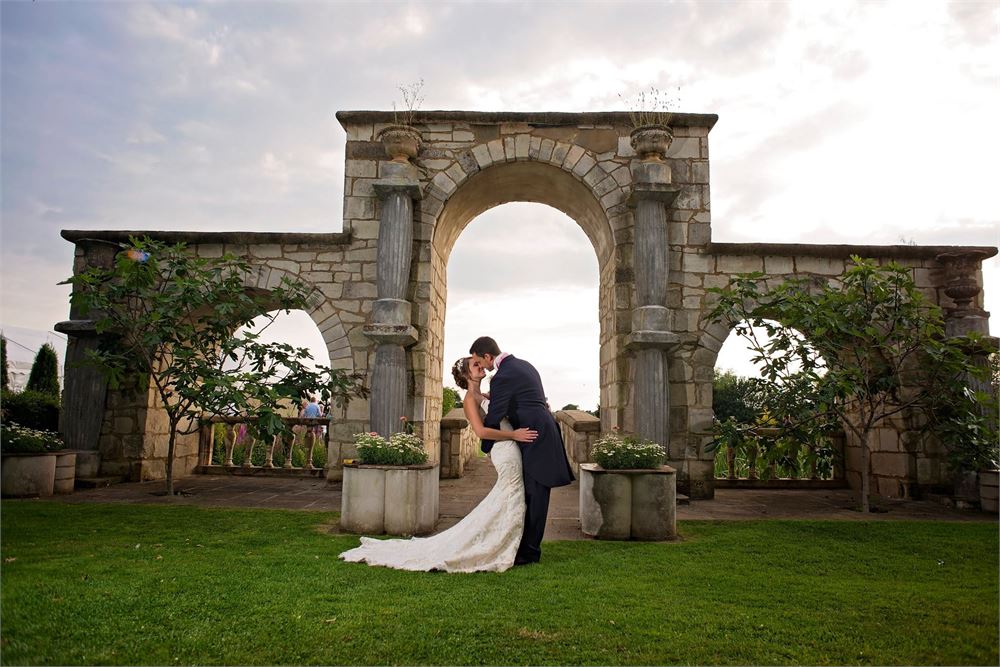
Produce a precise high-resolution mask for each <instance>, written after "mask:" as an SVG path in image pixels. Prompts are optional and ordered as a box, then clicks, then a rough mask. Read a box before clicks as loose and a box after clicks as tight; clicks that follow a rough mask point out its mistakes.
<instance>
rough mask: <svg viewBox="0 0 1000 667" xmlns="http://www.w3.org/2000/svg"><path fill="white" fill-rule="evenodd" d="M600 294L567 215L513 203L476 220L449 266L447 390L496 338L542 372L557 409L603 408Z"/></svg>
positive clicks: (588, 253) (592, 263) (584, 243)
mask: <svg viewBox="0 0 1000 667" xmlns="http://www.w3.org/2000/svg"><path fill="white" fill-rule="evenodd" d="M540 239H544V243H539V240H540ZM597 286H598V267H597V260H596V257H595V255H594V253H593V249H592V247H591V245H590V243H589V241H588V239H587V237H586V236H585V235H584V234H583V233H582V231H581V230H580V228H579V226H578V225H577V224H576V223H575V222H574V221H573V220H571V219H570V218H569V217H568V216H566V215H565V214H563V213H562V212H560V211H558V210H556V209H553V208H551V207H549V206H545V205H542V204H531V203H510V204H504V205H502V206H498V207H495V208H492V209H490V210H489V211H486V212H485V213H482V214H481V215H479V216H477V217H476V218H475V219H474V220H473V222H472V223H471V224H470V225H469V226H468V227H466V229H465V230H464V231H463V233H462V235H461V237H460V238H459V239H458V241H457V243H456V244H455V247H454V248H453V251H452V254H451V257H450V260H449V264H448V291H447V316H446V321H445V337H444V350H445V353H444V367H443V371H442V372H443V378H444V380H443V381H444V384H445V385H446V386H449V385H452V384H453V380H452V377H451V370H450V369H451V365H452V363H453V361H454V360H455V359H457V358H459V357H461V356H465V355H466V354H468V348H469V345H470V343H471V342H472V341H473V340H474V339H475V338H477V337H478V336H482V335H489V336H492V337H494V338H495V339H496V340H497V341H498V342H499V343H500V345H501V346H502V347H503V348H504V349H505V350H508V351H510V352H512V353H514V354H517V355H518V356H521V357H522V358H525V359H528V360H529V361H531V362H532V363H533V364H534V365H535V367H536V368H538V370H539V373H540V374H541V376H542V378H543V381H544V383H545V388H546V391H547V393H548V396H549V403H550V405H551V407H552V409H553V410H560V409H563V408H564V407H565V406H566V405H568V404H573V405H575V406H579V407H578V408H576V407H574V408H572V409H580V410H593V409H595V408H596V407H597V406H598V405H599V403H600V389H599V371H598V368H599V364H600V357H599V353H598V352H599V347H598V345H597V343H598V341H599V338H600V331H599V324H598V316H597V308H598V294H597V292H598V290H597Z"/></svg>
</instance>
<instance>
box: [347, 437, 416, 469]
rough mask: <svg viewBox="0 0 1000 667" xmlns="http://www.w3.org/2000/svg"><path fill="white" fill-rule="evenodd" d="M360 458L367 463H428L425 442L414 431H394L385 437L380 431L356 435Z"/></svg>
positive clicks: (404, 464)
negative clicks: (387, 437)
mask: <svg viewBox="0 0 1000 667" xmlns="http://www.w3.org/2000/svg"><path fill="white" fill-rule="evenodd" d="M354 443H355V444H356V445H357V447H358V458H359V459H361V462H362V463H364V464H366V465H388V466H409V465H417V464H421V463H427V452H426V451H424V443H423V440H421V439H420V438H419V437H418V436H416V435H414V434H413V433H393V434H392V435H391V436H389V439H388V440H387V439H385V438H383V437H382V436H380V435H379V434H378V433H375V432H374V431H372V432H371V433H358V434H356V435H355V436H354Z"/></svg>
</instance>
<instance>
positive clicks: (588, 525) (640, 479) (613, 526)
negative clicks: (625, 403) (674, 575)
mask: <svg viewBox="0 0 1000 667" xmlns="http://www.w3.org/2000/svg"><path fill="white" fill-rule="evenodd" d="M591 456H592V457H593V459H594V461H596V464H594V463H584V464H581V465H580V528H581V530H582V531H583V533H584V534H586V535H590V536H592V537H596V538H598V539H611V540H627V539H637V540H665V539H670V538H671V537H674V536H675V535H676V534H677V507H676V505H677V475H676V471H675V470H674V469H673V468H671V467H670V466H665V465H663V460H664V458H665V457H666V451H665V450H664V448H663V447H662V446H661V445H659V444H657V443H655V442H650V441H649V440H642V439H639V438H636V437H634V436H628V435H622V434H621V433H619V432H618V430H617V429H615V430H614V431H613V432H612V433H610V434H606V435H604V436H602V437H601V438H600V439H599V440H598V441H597V442H596V443H595V444H594V448H593V449H592V450H591Z"/></svg>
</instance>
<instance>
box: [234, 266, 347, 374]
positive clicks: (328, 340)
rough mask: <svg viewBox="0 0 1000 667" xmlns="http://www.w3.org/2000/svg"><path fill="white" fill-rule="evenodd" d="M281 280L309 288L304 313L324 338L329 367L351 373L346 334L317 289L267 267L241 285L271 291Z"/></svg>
mask: <svg viewBox="0 0 1000 667" xmlns="http://www.w3.org/2000/svg"><path fill="white" fill-rule="evenodd" d="M282 278H288V279H289V280H299V281H301V282H303V283H305V284H306V285H309V286H310V288H311V289H310V291H309V294H308V296H307V297H306V303H307V307H306V308H304V309H303V310H304V311H305V313H306V314H308V315H309V318H310V319H311V320H312V321H313V323H314V324H315V325H316V328H318V329H319V332H320V335H322V336H323V342H324V343H325V344H326V351H327V354H329V355H330V364H331V366H332V367H333V368H340V369H343V370H346V371H348V372H353V371H354V357H353V354H352V350H351V343H350V340H349V339H348V333H347V330H346V329H345V328H344V323H343V322H341V319H340V315H339V313H338V310H337V308H336V307H335V306H334V303H333V300H332V299H330V298H329V297H328V296H327V295H326V294H324V293H323V291H322V290H321V289H320V288H319V287H317V286H315V285H313V284H312V283H311V282H310V281H308V280H306V279H304V278H303V277H302V276H299V275H298V274H296V273H293V272H291V271H288V270H286V269H281V268H278V267H274V266H268V265H267V264H262V265H259V266H258V267H257V270H256V271H254V272H253V273H251V274H250V275H249V276H248V277H247V279H246V281H245V282H244V284H245V285H246V286H247V288H249V289H258V290H262V291H270V290H272V289H274V288H275V287H277V286H278V285H279V284H280V283H281V279H282Z"/></svg>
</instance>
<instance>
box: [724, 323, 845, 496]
mask: <svg viewBox="0 0 1000 667" xmlns="http://www.w3.org/2000/svg"><path fill="white" fill-rule="evenodd" d="M767 322H772V323H773V324H775V325H777V324H778V323H777V322H774V321H767ZM740 331H745V332H747V333H749V334H750V335H752V336H753V337H754V339H755V340H756V341H757V343H758V344H759V345H766V344H767V343H768V342H769V341H770V339H771V337H770V336H769V334H768V332H767V329H766V327H764V326H753V324H752V323H750V322H749V321H742V322H737V323H736V324H735V325H733V327H732V329H731V330H730V331H729V335H728V336H727V338H726V339H725V341H724V342H723V344H722V347H721V349H720V350H719V353H718V357H717V358H716V362H715V368H714V369H713V380H712V411H713V413H714V416H715V429H714V433H715V435H716V436H717V437H719V436H722V435H723V434H730V433H733V430H732V429H731V428H727V427H726V426H725V425H724V423H725V422H730V423H731V424H735V425H739V426H741V427H748V426H752V427H754V428H755V429H756V433H759V434H761V435H762V436H763V437H761V438H760V439H757V438H753V437H751V438H747V439H745V440H744V439H741V438H734V439H733V440H732V441H730V442H729V444H728V446H720V447H719V448H718V449H716V451H715V460H714V474H715V478H716V483H717V484H722V485H723V486H726V483H727V482H730V483H738V484H740V485H744V486H745V485H758V486H759V485H766V486H774V485H785V486H788V485H795V484H794V483H795V482H803V483H808V482H833V481H835V480H836V479H839V480H841V481H842V480H843V472H842V465H843V455H844V447H843V445H844V438H843V435H842V434H836V435H834V436H831V437H829V438H824V439H823V440H821V441H817V442H805V441H801V440H796V439H794V438H781V439H778V440H773V439H770V437H769V436H774V435H776V432H777V428H778V427H779V426H780V424H779V423H777V421H778V419H779V418H778V417H777V416H775V415H771V414H769V413H768V411H767V409H766V408H765V407H764V405H763V403H762V401H761V399H760V395H759V389H758V383H759V382H761V378H762V377H763V374H764V364H763V362H762V361H761V360H759V357H758V353H757V352H756V351H755V350H754V346H753V345H752V344H751V342H750V341H748V340H747V339H746V338H745V337H744V336H743V335H740V333H738V332H740ZM794 333H795V334H796V335H797V336H798V339H799V340H800V341H801V342H802V343H803V345H804V346H805V348H806V349H807V350H808V351H809V354H810V356H811V357H812V358H813V359H814V360H817V361H818V363H819V364H820V368H819V369H818V373H819V374H820V375H822V374H823V373H824V372H825V371H824V369H823V367H824V366H825V363H824V361H823V358H822V357H821V356H820V355H819V353H818V352H816V351H815V350H814V349H813V348H812V346H811V345H810V344H809V338H808V336H807V335H806V334H804V333H802V332H800V331H798V330H794ZM800 368H801V365H800V364H799V363H797V362H794V361H793V362H792V364H790V365H789V367H788V368H787V369H785V372H784V373H783V375H784V376H785V377H787V378H788V379H787V380H786V381H787V382H788V384H789V391H792V392H794V391H796V389H795V388H794V387H793V386H792V385H793V384H794V383H793V382H792V379H794V378H795V377H796V376H797V373H798V371H799V370H800ZM803 407H807V406H803Z"/></svg>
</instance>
